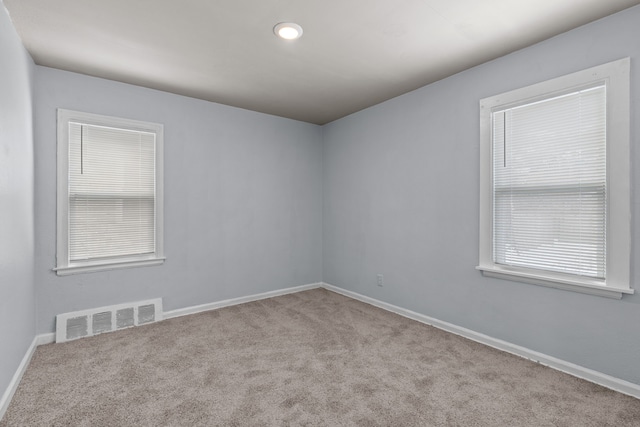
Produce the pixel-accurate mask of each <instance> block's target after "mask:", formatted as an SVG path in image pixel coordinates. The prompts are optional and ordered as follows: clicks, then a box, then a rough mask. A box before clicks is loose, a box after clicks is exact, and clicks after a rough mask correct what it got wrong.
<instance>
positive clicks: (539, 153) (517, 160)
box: [477, 58, 633, 298]
mask: <svg viewBox="0 0 640 427" xmlns="http://www.w3.org/2000/svg"><path fill="white" fill-rule="evenodd" d="M629 71H630V60H629V58H625V59H621V60H618V61H614V62H611V63H607V64H604V65H600V66H597V67H593V68H590V69H588V70H583V71H579V72H576V73H573V74H569V75H566V76H562V77H559V78H555V79H552V80H548V81H545V82H542V83H538V84H535V85H532V86H527V87H524V88H521V89H516V90H513V91H510V92H506V93H503V94H500V95H497V96H492V97H489V98H485V99H482V100H481V101H480V250H479V265H478V266H477V269H479V270H481V271H482V273H483V274H484V275H485V276H490V277H497V278H502V279H509V280H514V281H521V282H527V283H533V284H539V285H544V286H551V287H556V288H560V289H565V290H573V291H577V292H583V293H589V294H595V295H600V296H607V297H612V298H621V297H622V295H623V294H625V293H627V294H630V293H633V289H632V288H631V284H630V261H631V260H630V250H631V222H630V218H631V215H630V204H631V201H630V159H629V144H630V142H629V138H630V136H629V134H630V130H629V129H630V107H629V105H630V95H629V90H630V88H629V86H630V83H629Z"/></svg>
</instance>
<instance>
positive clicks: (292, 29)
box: [273, 22, 302, 40]
mask: <svg viewBox="0 0 640 427" xmlns="http://www.w3.org/2000/svg"><path fill="white" fill-rule="evenodd" d="M273 33H274V34H275V35H276V36H278V37H280V38H283V39H285V40H295V39H299V38H300V37H302V27H301V26H300V25H298V24H294V23H293V22H281V23H279V24H278V25H276V26H275V27H273Z"/></svg>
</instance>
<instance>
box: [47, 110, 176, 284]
mask: <svg viewBox="0 0 640 427" xmlns="http://www.w3.org/2000/svg"><path fill="white" fill-rule="evenodd" d="M70 121H71V122H73V121H78V122H81V123H85V124H90V125H96V126H108V127H114V128H121V129H129V130H135V131H142V132H151V133H154V134H155V135H156V158H155V162H156V165H155V167H156V196H155V200H156V229H155V232H156V236H155V238H156V251H155V253H154V254H152V255H144V256H132V257H118V258H114V259H111V260H101V261H99V262H98V261H91V262H69V247H68V239H69V176H68V171H69V122H70ZM163 134H164V127H163V125H162V124H159V123H149V122H142V121H138V120H131V119H123V118H118V117H110V116H103V115H99V114H92V113H84V112H79V111H71V110H65V109H58V135H57V137H58V153H57V155H58V159H57V167H58V173H57V247H56V249H57V251H56V267H55V268H54V269H53V271H55V272H56V274H57V275H58V276H67V275H70V274H78V273H90V272H97V271H104V270H113V269H121V268H131V267H142V266H151V265H159V264H162V263H163V262H164V260H165V258H164V244H163V243H164V239H163V234H164V233H163V230H164V214H163V211H164V209H163V207H164V198H163V176H164V170H163V169H164V160H163V146H164V139H163Z"/></svg>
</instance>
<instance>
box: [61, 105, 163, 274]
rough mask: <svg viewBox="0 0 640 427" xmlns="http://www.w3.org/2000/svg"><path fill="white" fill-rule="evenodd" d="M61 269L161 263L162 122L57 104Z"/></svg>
mask: <svg viewBox="0 0 640 427" xmlns="http://www.w3.org/2000/svg"><path fill="white" fill-rule="evenodd" d="M57 165H58V176H57V179H58V181H57V254H56V259H57V261H56V267H55V268H54V271H56V273H57V274H58V275H61V276H62V275H68V274H76V273H84V272H93V271H101V270H109V269H115V268H126V267H140V266H146V265H158V264H161V263H163V262H164V252H163V126H162V125H161V124H157V123H147V122H141V121H136V120H129V119H122V118H116V117H109V116H102V115H98V114H91V113H83V112H77V111H70V110H64V109H58V159H57Z"/></svg>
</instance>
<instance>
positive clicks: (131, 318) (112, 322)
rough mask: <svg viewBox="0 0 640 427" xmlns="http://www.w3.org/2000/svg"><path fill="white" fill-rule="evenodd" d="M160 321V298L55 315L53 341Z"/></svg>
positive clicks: (63, 340)
mask: <svg viewBox="0 0 640 427" xmlns="http://www.w3.org/2000/svg"><path fill="white" fill-rule="evenodd" d="M158 320H162V298H157V299H153V300H148V301H140V302H133V303H128V304H119V305H111V306H109V307H100V308H94V309H91V310H82V311H74V312H72V313H64V314H58V315H57V316H56V342H65V341H71V340H75V339H78V338H83V337H90V336H92V335H98V334H101V333H103V332H111V331H115V330H118V329H124V328H129V327H131V326H138V325H144V324H145V323H151V322H157V321H158Z"/></svg>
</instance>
